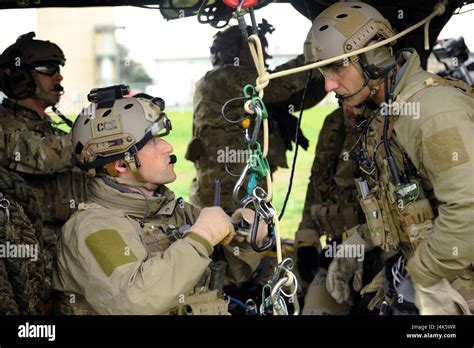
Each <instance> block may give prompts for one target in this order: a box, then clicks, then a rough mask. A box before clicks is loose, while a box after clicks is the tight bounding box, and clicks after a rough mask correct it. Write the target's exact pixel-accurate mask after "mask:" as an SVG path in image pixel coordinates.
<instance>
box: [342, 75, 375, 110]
mask: <svg viewBox="0 0 474 348" xmlns="http://www.w3.org/2000/svg"><path fill="white" fill-rule="evenodd" d="M370 82H371V80H370V79H369V76H368V75H367V74H365V73H364V83H363V84H362V86H360V88H359V89H358V90H357V91H355V92H354V93H351V94H343V95H341V94H336V98H337V99H338V101H339V102H340V103H343V102H344V100H346V99H349V98H352V97H353V96H355V95H357V94H359V93H360V92H362V90H363V89H364V88H365V87H367V86H369V88H370V94H369V96H368V97H367V99H371V98H372V97H373V96H374V95H375V94H376V93H377V92H378V91H379V89H380V85H381V84H382V83H383V80H382V81H381V82H380V83H377V84H372V83H370Z"/></svg>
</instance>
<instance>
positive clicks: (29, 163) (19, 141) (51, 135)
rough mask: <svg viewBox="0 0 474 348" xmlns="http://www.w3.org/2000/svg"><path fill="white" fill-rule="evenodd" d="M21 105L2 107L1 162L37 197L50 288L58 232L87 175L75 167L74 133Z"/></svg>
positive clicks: (83, 188)
mask: <svg viewBox="0 0 474 348" xmlns="http://www.w3.org/2000/svg"><path fill="white" fill-rule="evenodd" d="M20 104H21V101H19V103H16V102H15V101H14V100H12V99H8V98H7V99H4V101H3V103H2V105H1V106H0V165H1V166H2V167H4V168H5V169H7V170H10V171H12V172H14V173H17V174H19V175H20V176H21V177H22V178H23V179H24V180H25V181H26V183H27V184H28V185H29V186H31V187H32V188H33V190H34V193H35V195H36V198H37V200H38V203H39V213H40V215H42V221H43V226H42V235H43V240H42V243H43V250H44V252H45V258H46V259H45V262H46V280H45V281H46V283H47V284H48V286H47V288H48V289H47V291H48V292H49V287H50V284H51V278H52V262H53V256H54V254H55V238H56V237H55V235H57V234H59V231H60V228H61V226H62V225H63V224H64V223H65V222H66V221H67V219H68V218H69V216H70V215H71V214H72V212H73V211H74V210H75V208H76V207H77V205H78V204H79V203H80V202H82V201H84V200H85V199H86V176H85V175H84V174H82V173H81V172H80V171H79V170H78V169H71V165H70V158H71V153H72V148H71V135H70V134H66V133H64V132H63V131H61V130H59V129H57V128H55V127H54V126H53V124H52V121H51V119H50V118H49V117H48V116H47V115H44V119H43V118H41V117H40V115H38V114H37V113H36V112H35V111H33V110H31V109H29V108H26V107H24V106H22V105H20ZM11 203H12V204H13V202H11ZM24 209H26V208H24ZM26 210H27V209H26ZM28 214H29V213H28V212H27V215H28ZM30 215H31V214H30ZM12 221H13V220H12ZM25 223H26V224H27V225H29V224H31V225H33V222H32V221H30V222H28V221H27V222H25Z"/></svg>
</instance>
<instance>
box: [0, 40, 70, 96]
mask: <svg viewBox="0 0 474 348" xmlns="http://www.w3.org/2000/svg"><path fill="white" fill-rule="evenodd" d="M34 37H35V33H34V32H29V33H26V34H23V35H21V36H19V37H18V39H17V40H16V42H15V43H14V44H13V45H11V46H9V47H7V48H6V49H5V51H3V53H2V55H1V56H0V74H1V76H0V77H1V81H2V82H1V84H0V89H1V90H2V91H3V92H4V93H5V94H6V95H7V96H8V97H10V98H14V99H25V98H30V97H33V96H34V95H35V92H36V86H37V81H36V76H35V74H36V73H42V74H46V75H49V76H52V75H54V74H55V73H56V72H59V66H64V64H65V63H66V57H65V56H64V53H63V51H62V50H61V48H59V46H58V45H56V44H54V43H52V42H50V41H43V40H35V39H34ZM40 97H42V96H40ZM43 97H44V96H43Z"/></svg>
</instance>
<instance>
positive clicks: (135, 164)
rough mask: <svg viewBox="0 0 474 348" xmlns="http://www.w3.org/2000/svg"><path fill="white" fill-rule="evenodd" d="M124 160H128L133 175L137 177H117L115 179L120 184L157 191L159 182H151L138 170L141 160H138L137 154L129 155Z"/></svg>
mask: <svg viewBox="0 0 474 348" xmlns="http://www.w3.org/2000/svg"><path fill="white" fill-rule="evenodd" d="M124 160H125V162H127V165H128V167H129V168H130V169H131V170H132V173H133V176H134V177H135V178H134V179H121V178H118V177H116V178H115V179H117V182H118V183H119V184H125V185H130V186H138V187H144V188H146V189H147V190H150V191H155V190H156V189H157V188H158V187H159V186H160V185H157V184H151V183H149V182H146V181H145V179H143V176H142V175H141V174H140V172H139V171H138V168H139V167H140V161H139V160H138V158H137V155H136V154H134V155H131V156H127V157H126V158H125V159H124Z"/></svg>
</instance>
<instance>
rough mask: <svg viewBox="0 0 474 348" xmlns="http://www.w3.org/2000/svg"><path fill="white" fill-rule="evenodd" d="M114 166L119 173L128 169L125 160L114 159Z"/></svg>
mask: <svg viewBox="0 0 474 348" xmlns="http://www.w3.org/2000/svg"><path fill="white" fill-rule="evenodd" d="M114 168H115V170H116V171H117V172H119V173H125V172H126V171H127V170H128V164H127V163H126V162H125V161H124V160H116V161H114Z"/></svg>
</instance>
